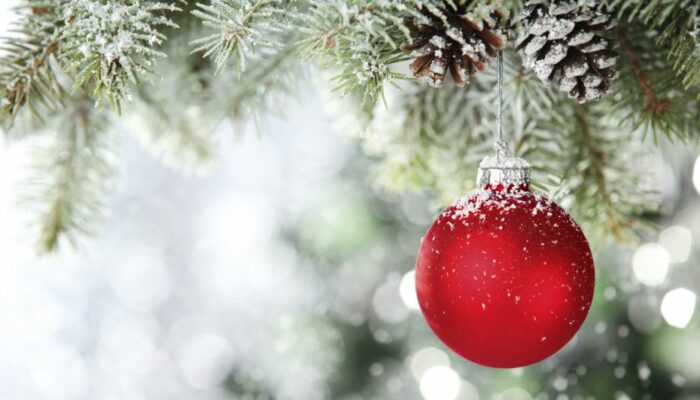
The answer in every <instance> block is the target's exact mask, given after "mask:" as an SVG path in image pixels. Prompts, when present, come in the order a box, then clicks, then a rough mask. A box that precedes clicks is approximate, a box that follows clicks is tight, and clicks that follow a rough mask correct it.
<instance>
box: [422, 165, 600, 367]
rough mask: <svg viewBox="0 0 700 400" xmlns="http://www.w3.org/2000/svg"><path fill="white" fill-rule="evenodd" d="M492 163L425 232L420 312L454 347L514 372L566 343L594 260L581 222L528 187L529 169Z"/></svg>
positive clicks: (582, 307)
mask: <svg viewBox="0 0 700 400" xmlns="http://www.w3.org/2000/svg"><path fill="white" fill-rule="evenodd" d="M498 159H499V160H500V161H501V162H497V160H496V157H493V158H487V159H485V160H484V161H483V162H482V164H481V166H480V170H479V179H478V180H479V183H480V189H477V190H475V191H474V192H472V193H470V194H469V195H468V196H466V197H465V198H463V199H460V200H458V201H457V202H455V204H453V205H452V206H451V207H449V208H447V209H446V210H445V211H444V212H443V213H442V214H440V216H439V217H438V218H437V220H436V221H435V222H434V223H433V225H432V226H431V227H430V229H429V230H428V232H427V234H426V235H425V237H424V238H423V242H422V244H421V248H420V252H419V254H418V262H417V266H416V290H417V293H418V300H419V303H420V307H421V310H422V312H423V314H424V316H425V319H426V320H427V322H428V324H429V325H430V327H431V328H432V330H433V331H434V332H435V334H436V335H437V336H438V338H440V340H442V341H443V342H444V343H445V344H446V345H447V346H448V347H449V348H450V349H452V350H453V351H454V352H456V353H457V354H459V355H461V356H462V357H464V358H466V359H468V360H471V361H473V362H475V363H478V364H481V365H485V366H489V367H498V368H514V367H520V366H525V365H529V364H533V363H536V362H538V361H541V360H543V359H545V358H547V357H549V356H550V355H552V354H554V353H555V352H556V351H557V350H559V349H560V348H561V347H562V346H564V345H565V344H566V343H567V342H568V341H569V340H570V339H571V338H572V337H573V336H574V334H575V333H576V332H577V331H578V329H579V327H580V326H581V324H582V323H583V321H584V319H585V318H586V315H587V314H588V309H589V308H590V306H591V301H592V299H593V287H594V283H595V271H594V268H593V258H592V256H591V251H590V248H589V246H588V242H587V241H586V238H585V236H584V235H583V232H582V231H581V228H579V226H578V225H577V224H576V222H575V221H574V220H573V219H572V218H571V216H569V214H567V213H566V211H564V210H563V209H562V208H561V207H559V206H558V205H556V204H555V203H553V202H551V201H549V200H547V199H546V198H544V197H542V196H540V195H538V194H535V193H532V192H530V190H529V176H530V169H529V165H527V163H526V162H525V161H524V160H522V159H518V158H505V159H504V158H501V157H499V158H498Z"/></svg>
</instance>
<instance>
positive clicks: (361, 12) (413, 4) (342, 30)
mask: <svg viewBox="0 0 700 400" xmlns="http://www.w3.org/2000/svg"><path fill="white" fill-rule="evenodd" d="M309 3H310V7H309V10H308V12H307V13H306V14H305V16H304V19H303V23H304V25H305V27H304V28H303V29H302V32H303V34H304V36H305V39H304V40H303V41H302V45H303V46H304V49H305V54H306V55H307V57H308V58H310V59H312V60H315V61H317V62H319V63H320V65H321V66H322V68H325V69H330V70H335V71H338V73H337V75H336V77H335V80H336V81H337V89H338V90H340V91H341V93H342V94H343V95H345V94H347V93H351V92H354V91H358V92H359V93H361V96H362V99H363V101H365V102H367V101H368V102H370V103H371V104H373V103H374V102H375V101H376V100H378V99H380V98H382V96H383V90H384V88H385V86H386V84H387V83H392V82H394V81H396V80H397V79H405V78H406V76H405V75H403V74H401V73H398V72H395V71H393V70H392V68H391V65H392V64H395V63H397V62H399V61H402V60H405V59H406V56H405V55H404V54H403V52H402V51H401V48H400V47H401V44H402V43H404V42H406V41H408V40H409V39H410V31H409V30H408V28H406V26H405V24H404V19H405V18H406V17H407V16H414V17H416V18H419V19H425V16H424V15H422V14H421V13H420V11H419V10H420V9H421V7H422V5H423V4H429V2H423V1H420V0H415V1H414V0H411V1H396V0H389V1H382V2H375V1H370V0H361V1H355V2H353V3H352V4H350V5H349V4H347V2H345V1H342V0H330V1H327V0H311V1H309Z"/></svg>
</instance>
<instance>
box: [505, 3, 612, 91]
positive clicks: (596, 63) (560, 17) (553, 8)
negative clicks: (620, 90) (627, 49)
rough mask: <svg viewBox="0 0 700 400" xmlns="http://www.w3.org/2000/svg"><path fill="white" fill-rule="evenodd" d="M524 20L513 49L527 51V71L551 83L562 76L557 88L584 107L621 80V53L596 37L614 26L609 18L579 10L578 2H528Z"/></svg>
mask: <svg viewBox="0 0 700 400" xmlns="http://www.w3.org/2000/svg"><path fill="white" fill-rule="evenodd" d="M518 21H520V22H521V24H522V26H521V29H522V30H521V32H520V36H519V37H518V39H516V41H515V48H516V49H518V50H522V51H523V52H524V66H525V67H526V68H528V69H532V70H533V71H534V72H535V74H536V75H537V76H538V77H539V78H540V80H542V82H544V83H546V84H549V83H550V82H551V81H552V80H553V79H554V78H555V77H556V76H557V75H558V76H559V89H560V90H561V91H563V92H568V93H569V97H571V98H573V99H576V100H578V102H579V103H585V102H587V101H589V100H598V99H599V98H601V97H602V96H603V95H605V94H607V93H609V92H610V87H611V85H612V82H613V81H614V80H615V78H617V76H618V72H617V71H616V70H615V68H614V66H615V62H616V61H617V54H616V53H615V52H614V51H612V45H611V43H610V42H609V41H608V40H606V39H605V38H603V37H601V36H599V35H597V34H596V33H595V32H596V31H604V30H607V29H610V28H612V27H613V26H615V21H614V20H613V19H612V17H611V16H610V14H606V13H604V12H601V11H596V10H592V9H590V8H588V7H580V6H578V3H577V2H576V1H575V0H554V1H552V2H551V3H550V2H543V1H529V2H527V3H526V4H525V9H524V10H523V14H522V15H521V16H520V17H519V18H518V19H517V20H516V23H517V22H518Z"/></svg>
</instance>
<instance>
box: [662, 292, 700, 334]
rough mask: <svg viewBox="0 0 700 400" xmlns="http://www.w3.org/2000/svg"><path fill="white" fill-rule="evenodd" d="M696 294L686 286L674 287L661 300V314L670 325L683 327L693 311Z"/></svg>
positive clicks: (691, 316)
mask: <svg viewBox="0 0 700 400" xmlns="http://www.w3.org/2000/svg"><path fill="white" fill-rule="evenodd" d="M696 300H697V298H696V295H695V293H693V292H692V291H690V290H688V289H686V288H676V289H673V290H671V291H669V292H668V293H666V295H664V298H663V300H661V315H662V316H663V317H664V320H666V323H668V324H669V325H671V326H675V327H676V328H685V327H686V326H688V323H689V322H690V320H691V318H693V313H694V312H695V303H696Z"/></svg>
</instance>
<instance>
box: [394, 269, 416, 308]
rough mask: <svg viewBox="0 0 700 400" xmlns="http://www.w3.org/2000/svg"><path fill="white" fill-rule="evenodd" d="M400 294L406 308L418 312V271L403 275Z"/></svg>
mask: <svg viewBox="0 0 700 400" xmlns="http://www.w3.org/2000/svg"><path fill="white" fill-rule="evenodd" d="M399 293H400V294H401V300H403V304H404V305H406V307H408V308H409V309H411V310H418V309H419V308H420V306H419V305H418V295H417V294H416V270H413V269H412V270H410V271H408V272H406V273H405V274H404V275H403V277H402V278H401V284H400V285H399Z"/></svg>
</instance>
